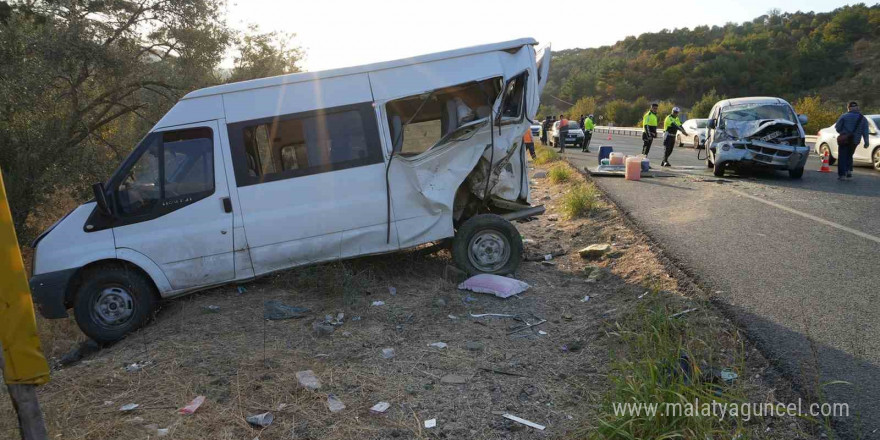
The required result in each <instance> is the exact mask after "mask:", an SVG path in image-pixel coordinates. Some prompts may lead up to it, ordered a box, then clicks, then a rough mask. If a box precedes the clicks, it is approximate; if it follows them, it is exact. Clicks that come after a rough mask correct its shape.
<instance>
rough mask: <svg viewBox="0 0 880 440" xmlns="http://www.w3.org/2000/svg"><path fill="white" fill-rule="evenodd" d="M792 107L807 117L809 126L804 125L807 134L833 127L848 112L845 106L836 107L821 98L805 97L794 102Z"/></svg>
mask: <svg viewBox="0 0 880 440" xmlns="http://www.w3.org/2000/svg"><path fill="white" fill-rule="evenodd" d="M792 106H794V109H795V111H797V112H798V114H802V115H807V117H808V121H807V125H804V130H805V131H806V132H807V134H816V133H817V132H818V131H819V130H820V129H822V128H825V127H829V126H831V125H833V124H834V123H835V122H837V118H838V117H839V116H840V114H841V113H843V112H845V111H846V109H845V106H843V105H837V106H835V105H833V104H831V103H830V102H827V101H823V100H822V98H820V97H819V96H804V97H803V98H800V99H798V100H797V101H795V102H793V103H792Z"/></svg>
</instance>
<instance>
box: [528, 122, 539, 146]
mask: <svg viewBox="0 0 880 440" xmlns="http://www.w3.org/2000/svg"><path fill="white" fill-rule="evenodd" d="M529 130H532V139H534V140H535V142H537V141H538V139H541V124H532V125H530V126H529Z"/></svg>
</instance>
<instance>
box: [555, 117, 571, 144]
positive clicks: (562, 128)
mask: <svg viewBox="0 0 880 440" xmlns="http://www.w3.org/2000/svg"><path fill="white" fill-rule="evenodd" d="M556 134H557V135H558V136H559V140H558V141H557V142H559V152H560V153H563V154H564V153H565V138H566V137H568V119H565V115H559V130H556Z"/></svg>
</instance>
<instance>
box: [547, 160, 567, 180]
mask: <svg viewBox="0 0 880 440" xmlns="http://www.w3.org/2000/svg"><path fill="white" fill-rule="evenodd" d="M547 177H549V178H550V181H551V182H553V183H564V182H568V181H569V180H571V169H569V168H568V166H566V165H565V164H562V163H560V164H557V165H555V166H553V168H550V171H548V172H547Z"/></svg>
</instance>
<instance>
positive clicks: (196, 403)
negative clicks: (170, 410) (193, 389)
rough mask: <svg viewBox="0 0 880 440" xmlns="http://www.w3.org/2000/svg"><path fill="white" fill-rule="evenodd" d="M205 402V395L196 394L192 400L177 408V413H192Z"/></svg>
mask: <svg viewBox="0 0 880 440" xmlns="http://www.w3.org/2000/svg"><path fill="white" fill-rule="evenodd" d="M203 403H205V396H196V398H195V399H193V400H192V402H190V403H189V404H188V405H186V406H184V407H183V408H180V409H179V410H177V413H178V414H192V413H194V412H196V410H197V409H199V407H200V406H202V404H203Z"/></svg>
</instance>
